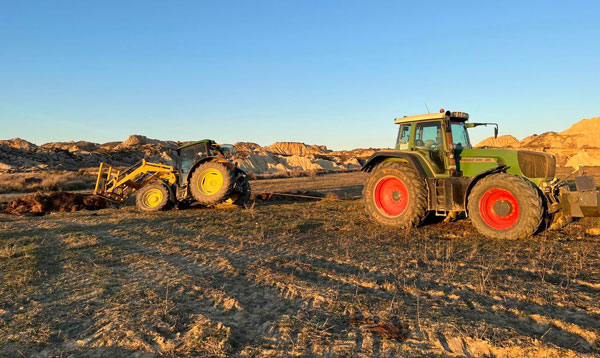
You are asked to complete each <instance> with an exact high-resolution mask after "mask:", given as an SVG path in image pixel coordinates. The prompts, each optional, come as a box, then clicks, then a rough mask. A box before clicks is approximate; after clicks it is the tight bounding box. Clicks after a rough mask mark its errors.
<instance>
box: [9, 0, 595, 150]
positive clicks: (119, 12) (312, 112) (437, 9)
mask: <svg viewBox="0 0 600 358" xmlns="http://www.w3.org/2000/svg"><path fill="white" fill-rule="evenodd" d="M599 21H600V2H599V1H587V2H583V1H581V2H580V1H564V0H562V1H505V0H503V1H493V2H492V1H327V0H318V1H308V0H306V1H291V0H289V1H285V0H273V1H261V0H252V1H249V0H247V1H211V2H208V1H164V0H161V1H151V0H144V1H126V0H120V1H82V0H77V1H75V0H74V1H59V0H57V1H14V0H10V1H9V0H0V125H1V127H0V138H2V139H6V138H12V137H21V138H24V139H27V140H30V141H32V142H35V143H38V144H41V143H44V142H49V141H67V140H88V141H94V142H107V141H120V140H124V139H126V138H127V136H128V135H130V134H143V135H146V136H148V137H151V138H159V139H172V140H192V139H201V138H212V139H215V140H217V141H220V142H228V143H232V142H236V141H252V142H257V143H259V144H261V145H268V144H271V143H273V142H275V141H301V142H306V143H310V144H326V145H328V146H329V147H330V148H334V149H352V148H356V147H385V146H392V145H393V142H394V140H395V136H396V133H397V127H396V126H395V125H394V124H393V118H394V117H399V116H402V115H412V114H420V113H425V112H426V108H425V104H427V106H428V107H429V109H430V110H431V111H432V112H433V111H438V110H439V109H440V108H446V109H451V110H460V111H465V112H469V113H470V114H471V120H473V121H496V122H498V123H499V124H500V134H513V135H515V136H516V137H518V138H522V137H524V136H527V135H530V134H533V133H542V132H545V131H548V130H554V131H561V130H564V129H566V128H567V127H568V126H569V125H570V124H572V123H574V122H575V121H577V120H580V119H582V118H589V117H595V116H600V23H599ZM491 133H492V129H491V128H487V129H480V128H477V129H476V130H475V131H474V132H473V133H472V137H473V138H472V140H473V141H474V142H476V141H478V140H480V139H483V138H484V137H487V136H488V135H491Z"/></svg>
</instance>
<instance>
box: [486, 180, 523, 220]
mask: <svg viewBox="0 0 600 358" xmlns="http://www.w3.org/2000/svg"><path fill="white" fill-rule="evenodd" d="M479 213H480V215H481V218H482V219H483V221H484V222H485V223H486V224H487V225H488V226H489V227H491V228H492V229H496V230H506V229H508V228H510V227H512V226H513V225H515V223H516V222H517V220H518V219H519V203H518V202H517V198H515V196H514V195H512V194H511V193H510V192H509V191H508V190H504V189H499V188H493V189H490V190H488V191H486V192H485V193H484V194H483V196H482V197H481V200H480V201H479Z"/></svg>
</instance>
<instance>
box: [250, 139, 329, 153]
mask: <svg viewBox="0 0 600 358" xmlns="http://www.w3.org/2000/svg"><path fill="white" fill-rule="evenodd" d="M262 149H263V150H264V151H266V152H269V153H275V154H280V155H299V156H309V155H325V154H327V153H329V152H330V150H328V149H327V147H326V146H324V145H306V144H304V143H299V142H277V143H273V144H271V145H270V146H268V147H264V148H262Z"/></svg>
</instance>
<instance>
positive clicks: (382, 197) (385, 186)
mask: <svg viewBox="0 0 600 358" xmlns="http://www.w3.org/2000/svg"><path fill="white" fill-rule="evenodd" d="M374 199H375V204H376V205H377V207H378V208H379V209H380V210H381V211H382V213H383V214H385V215H388V216H398V215H401V214H402V213H403V212H404V211H405V210H406V208H407V207H408V190H407V188H406V185H405V184H404V182H403V181H402V180H400V179H399V178H397V177H394V176H388V177H385V178H382V179H381V180H380V181H379V182H378V183H377V184H376V186H375V192H374Z"/></svg>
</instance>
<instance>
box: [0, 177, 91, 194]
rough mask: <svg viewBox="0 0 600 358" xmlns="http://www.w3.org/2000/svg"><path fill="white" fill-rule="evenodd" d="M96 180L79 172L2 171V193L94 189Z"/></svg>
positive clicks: (0, 181) (0, 185)
mask: <svg viewBox="0 0 600 358" xmlns="http://www.w3.org/2000/svg"><path fill="white" fill-rule="evenodd" d="M95 181H96V177H95V176H93V175H89V174H83V173H82V174H81V175H80V174H79V173H77V172H35V173H0V194H7V193H29V192H35V191H38V190H41V191H57V190H85V189H93V186H94V183H95Z"/></svg>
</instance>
